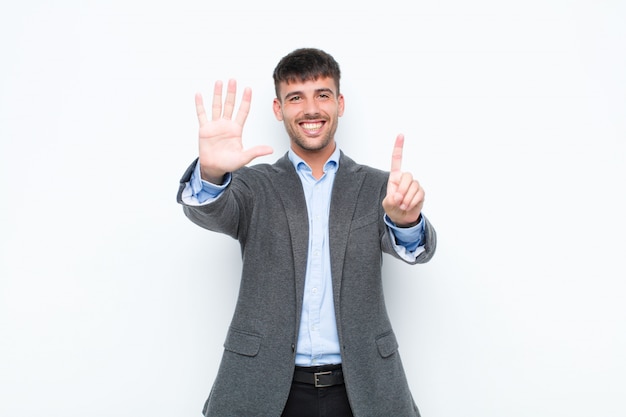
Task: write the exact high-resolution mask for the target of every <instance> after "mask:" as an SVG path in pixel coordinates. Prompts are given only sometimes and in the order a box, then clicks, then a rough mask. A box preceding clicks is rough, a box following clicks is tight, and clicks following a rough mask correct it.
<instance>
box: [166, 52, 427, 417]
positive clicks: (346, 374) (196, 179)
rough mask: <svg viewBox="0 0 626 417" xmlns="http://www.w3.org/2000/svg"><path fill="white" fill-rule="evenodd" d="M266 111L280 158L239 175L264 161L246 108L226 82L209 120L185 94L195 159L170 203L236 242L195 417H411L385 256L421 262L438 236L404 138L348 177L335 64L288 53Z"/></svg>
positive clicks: (246, 98) (352, 166) (319, 55)
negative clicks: (228, 295)
mask: <svg viewBox="0 0 626 417" xmlns="http://www.w3.org/2000/svg"><path fill="white" fill-rule="evenodd" d="M274 84H275V88H276V98H275V99H274V102H273V110H274V114H275V116H276V119H277V120H279V121H282V122H283V123H284V126H285V129H286V131H287V133H288V135H289V138H290V144H291V146H290V149H289V151H288V152H287V154H286V155H284V156H283V157H282V158H280V159H279V160H278V161H277V162H276V163H274V164H272V165H269V164H258V165H254V166H247V164H248V163H249V162H251V161H252V160H253V159H255V158H257V157H259V156H263V155H267V154H269V153H271V152H272V149H271V148H270V147H268V146H255V147H253V148H250V149H247V150H246V149H244V148H243V145H242V139H241V135H242V130H243V126H244V123H245V121H246V118H247V115H248V111H249V108H250V100H251V91H250V89H245V90H244V92H243V97H242V102H241V104H240V107H239V109H238V111H237V112H236V114H235V115H234V119H233V113H234V108H235V96H236V82H235V81H234V80H230V81H229V83H228V87H227V92H226V98H225V99H224V101H222V89H223V85H222V83H221V82H219V81H218V82H216V83H215V88H214V93H213V102H212V106H211V119H209V118H208V117H207V115H206V112H205V108H204V103H203V100H202V97H201V96H200V95H196V109H197V114H198V121H199V124H200V130H199V158H198V159H197V160H196V161H195V162H194V163H193V164H192V165H191V166H190V167H189V168H188V170H187V172H186V173H185V175H184V176H183V178H182V180H181V185H180V189H179V193H178V202H179V203H181V204H183V209H184V212H185V214H186V215H187V217H189V219H190V220H191V221H193V222H194V223H196V224H198V225H199V226H201V227H204V228H206V229H209V230H212V231H216V232H221V233H225V234H227V235H229V236H231V237H233V238H235V239H237V240H238V241H239V243H240V246H241V253H242V260H243V265H242V275H241V284H240V292H239V297H238V300H237V305H236V308H235V313H234V316H233V319H232V322H231V325H230V327H229V330H228V334H227V336H226V341H225V343H224V354H223V357H222V361H221V364H220V368H219V371H218V374H217V377H216V380H215V382H214V385H213V389H212V390H211V394H210V395H209V398H208V400H207V402H206V404H205V407H204V410H203V413H204V415H205V416H215V417H308V416H316V417H318V416H327V417H346V416H356V417H415V416H419V411H418V409H417V406H416V405H415V403H414V401H413V399H412V396H411V393H410V391H409V387H408V383H407V380H406V377H405V374H404V370H403V367H402V363H401V360H400V356H399V353H398V344H397V341H396V338H395V335H394V333H393V330H392V327H391V324H390V322H389V318H388V316H387V312H386V307H385V304H384V299H383V291H382V282H381V267H382V259H383V257H382V253H383V252H385V253H388V254H390V255H392V256H394V257H396V258H398V259H402V260H404V261H405V262H407V263H410V264H416V263H423V262H427V261H428V260H430V259H431V257H432V256H433V254H434V252H435V246H436V235H435V231H434V229H433V228H432V226H431V225H430V223H429V222H428V220H427V219H426V217H424V215H423V214H422V206H423V204H424V190H423V189H422V188H421V187H420V185H419V183H418V182H417V181H416V180H415V179H413V177H412V176H411V174H410V173H407V172H402V171H401V161H402V149H403V143H404V137H403V136H402V135H399V136H398V137H397V139H396V142H395V145H394V148H393V152H392V162H391V170H390V172H384V171H380V170H377V169H374V168H370V167H367V166H363V165H359V164H357V163H355V162H354V161H352V160H351V159H350V158H348V157H347V156H346V155H344V154H343V152H341V151H340V149H339V148H338V147H337V144H336V142H335V131H336V129H337V123H338V120H339V117H341V116H342V115H343V112H344V96H343V95H342V94H341V93H340V69H339V65H338V64H337V62H336V61H335V60H334V59H333V57H332V56H330V55H329V54H327V53H326V52H324V51H321V50H318V49H312V48H303V49H297V50H295V51H293V52H291V53H290V54H288V55H286V56H285V57H283V58H282V59H281V61H280V62H279V63H278V65H277V66H276V68H275V70H274Z"/></svg>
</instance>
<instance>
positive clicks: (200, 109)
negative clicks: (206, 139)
mask: <svg viewBox="0 0 626 417" xmlns="http://www.w3.org/2000/svg"><path fill="white" fill-rule="evenodd" d="M196 114H197V115H198V123H199V124H200V126H204V125H205V124H206V123H207V121H208V120H207V118H206V111H205V110H204V101H203V100H202V95H200V93H196Z"/></svg>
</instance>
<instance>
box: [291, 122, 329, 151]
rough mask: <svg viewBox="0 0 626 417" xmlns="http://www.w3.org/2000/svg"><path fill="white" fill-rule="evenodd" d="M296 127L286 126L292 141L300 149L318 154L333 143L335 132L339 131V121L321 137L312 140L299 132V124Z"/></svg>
mask: <svg viewBox="0 0 626 417" xmlns="http://www.w3.org/2000/svg"><path fill="white" fill-rule="evenodd" d="M295 125H296V126H295V127H294V126H292V125H289V124H285V127H286V128H287V133H288V134H289V138H290V139H291V141H292V142H293V143H294V144H295V145H296V146H297V147H298V148H300V149H302V150H304V151H308V152H317V151H321V150H323V149H326V147H328V145H329V144H330V143H331V142H332V141H333V138H334V136H335V132H336V131H337V121H336V120H335V122H334V123H333V125H331V127H330V129H329V130H328V131H327V132H326V133H325V134H324V135H323V136H321V137H315V138H310V137H308V136H305V135H303V134H302V133H301V132H300V131H299V130H298V123H295Z"/></svg>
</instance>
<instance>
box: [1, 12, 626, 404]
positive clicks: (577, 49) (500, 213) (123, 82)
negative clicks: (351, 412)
mask: <svg viewBox="0 0 626 417" xmlns="http://www.w3.org/2000/svg"><path fill="white" fill-rule="evenodd" d="M350 3H351V4H350V5H349V6H348V5H344V4H342V3H339V2H326V1H321V2H313V3H311V2H308V3H307V2H305V3H302V2H287V1H282V0H281V1H277V2H271V4H268V2H256V1H252V0H250V1H248V2H243V3H242V2H241V1H230V2H208V1H192V0H183V1H178V2H149V1H138V0H124V1H122V0H109V1H100V2H97V1H83V0H80V1H79V0H75V1H71V0H62V1H57V2H45V1H43V0H39V1H31V2H11V3H9V2H5V3H3V5H2V6H1V7H0V51H1V56H2V63H1V64H0V194H1V195H2V202H1V203H0V415H2V416H11V417H22V416H24V417H25V416H34V415H46V416H55V417H56V416H58V417H78V416H81V417H82V416H92V417H99V416H103V417H104V416H117V417H126V416H128V417H130V416H133V417H135V416H151V417H161V416H163V417H165V416H167V417H170V416H199V415H200V408H201V406H202V403H203V401H204V399H205V397H206V395H207V394H208V391H209V388H210V384H211V381H212V378H213V376H214V375H215V372H216V368H217V364H218V361H219V358H220V355H221V345H222V341H223V338H224V335H225V331H226V327H227V325H228V322H229V320H230V316H231V313H232V307H233V303H234V300H235V297H236V293H237V288H238V274H239V258H238V256H239V255H238V247H237V244H236V242H235V241H233V240H231V239H229V238H225V237H222V236H218V235H214V234H211V233H208V232H204V231H203V230H201V229H199V228H197V227H196V226H194V225H192V224H191V223H190V222H189V221H187V220H186V218H184V216H183V214H182V210H181V208H180V207H179V206H178V205H177V204H176V202H175V193H176V190H177V186H178V179H179V178H180V176H181V175H182V173H183V171H184V169H185V168H186V167H187V165H188V163H189V162H191V160H192V159H193V158H194V157H195V153H196V146H197V144H196V134H197V121H196V118H195V109H194V105H193V96H194V93H195V92H196V91H201V92H203V93H204V94H205V95H206V96H208V95H210V94H211V88H212V84H213V82H214V80H216V79H227V78H229V77H234V78H237V79H238V80H239V82H240V84H241V85H242V86H243V85H246V86H250V87H252V89H253V92H254V94H253V107H252V113H251V115H250V117H249V119H248V123H247V125H246V128H245V131H244V134H245V137H244V139H245V141H246V143H247V144H248V145H254V144H261V143H267V144H270V145H272V146H274V147H275V149H276V154H275V155H274V156H272V157H271V158H267V159H268V160H273V159H275V157H276V156H278V155H280V154H282V153H283V152H284V151H285V150H286V149H287V138H286V136H285V134H284V132H283V129H282V125H281V124H280V123H278V122H276V121H275V120H274V118H273V115H272V113H271V100H272V98H273V96H272V89H273V85H272V80H271V72H272V70H273V68H274V65H275V64H276V62H277V61H278V59H280V57H282V56H283V55H284V54H286V53H288V52H290V51H291V50H292V49H294V48H296V47H300V46H315V47H321V48H323V49H326V50H327V51H328V52H330V53H331V54H333V55H334V56H335V57H336V58H337V60H338V61H339V62H340V64H341V66H342V69H343V75H344V79H343V93H344V94H345V96H346V114H345V116H344V117H343V119H342V121H341V123H340V129H339V132H338V141H339V143H340V145H341V146H342V147H343V149H344V150H345V151H346V152H347V153H348V154H350V155H351V156H352V157H353V158H354V159H356V160H358V161H360V162H363V163H368V164H371V165H375V166H378V167H380V168H387V166H388V161H389V155H390V151H391V147H392V145H393V139H394V138H395V135H396V134H397V133H399V132H403V133H405V134H406V136H407V140H408V142H407V145H406V148H405V168H406V169H408V170H411V171H412V172H414V174H415V175H416V176H417V177H418V178H419V179H420V181H421V182H422V184H423V186H424V187H425V188H426V190H427V202H426V206H425V212H426V214H427V215H428V216H429V218H430V219H431V220H432V222H433V223H434V225H435V226H436V228H437V230H438V233H439V248H438V253H437V255H436V257H435V258H434V259H433V260H432V262H431V263H429V264H426V265H424V266H418V267H414V268H410V267H407V266H405V265H401V264H399V263H397V262H395V261H392V260H391V259H390V258H389V260H390V261H389V262H387V263H386V266H385V268H386V276H387V280H386V286H387V290H388V296H387V299H388V304H389V308H390V313H391V315H392V318H393V320H394V323H395V325H396V332H397V334H398V337H399V340H400V344H401V353H402V355H403V359H404V362H405V365H406V368H407V373H408V376H409V379H410V382H411V385H412V388H413V391H414V395H415V397H416V400H417V402H418V404H419V406H420V408H421V410H422V413H423V415H424V416H425V417H450V416H464V417H503V416H506V417H517V416H528V415H533V416H541V417H560V416H567V417H576V416H581V417H582V416H602V417H618V416H620V417H623V416H624V415H626V405H625V403H624V401H623V395H624V392H626V380H625V379H624V374H625V373H626V355H624V352H626V332H625V322H626V308H625V307H624V304H623V300H624V298H625V292H626V291H625V290H626V284H625V283H624V278H626V268H625V267H624V251H625V250H626V247H625V244H624V236H625V234H626V222H625V221H624V214H623V213H624V212H626V193H625V192H624V185H623V182H624V179H625V178H626V175H625V174H626V169H625V162H626V158H625V156H626V143H625V139H626V122H625V120H626V118H625V117H624V116H625V115H626V112H625V111H626V49H625V48H624V45H625V44H626V25H624V21H626V20H625V19H626V6H625V4H624V2H622V1H619V0H614V1H608V0H607V1H595V0H580V1H560V0H544V1H538V0H530V1H524V2H522V1H518V2H503V1H490V0H478V1H474V2H466V1H461V0H457V1H452V0H444V1H438V2H425V1H420V2H417V3H415V2H413V3H410V2H409V3H407V2H401V1H399V0H392V1H388V2H384V4H383V6H381V4H380V3H376V8H374V7H371V6H367V4H368V3H367V2H366V3H363V2H361V3H354V4H352V3H353V2H350ZM409 5H410V6H409ZM264 160H265V158H264ZM217 260H224V262H223V264H221V265H220V266H218V267H217V268H216V272H214V273H210V272H209V270H208V267H209V264H210V263H211V262H215V261H217ZM381 417H387V416H381Z"/></svg>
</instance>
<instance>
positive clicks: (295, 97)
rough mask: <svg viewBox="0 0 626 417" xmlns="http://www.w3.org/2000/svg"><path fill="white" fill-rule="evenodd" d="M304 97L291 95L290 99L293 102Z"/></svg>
mask: <svg viewBox="0 0 626 417" xmlns="http://www.w3.org/2000/svg"><path fill="white" fill-rule="evenodd" d="M301 99H302V98H301V97H300V96H291V97H289V101H290V102H292V103H295V102H298V101H300V100H301Z"/></svg>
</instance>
